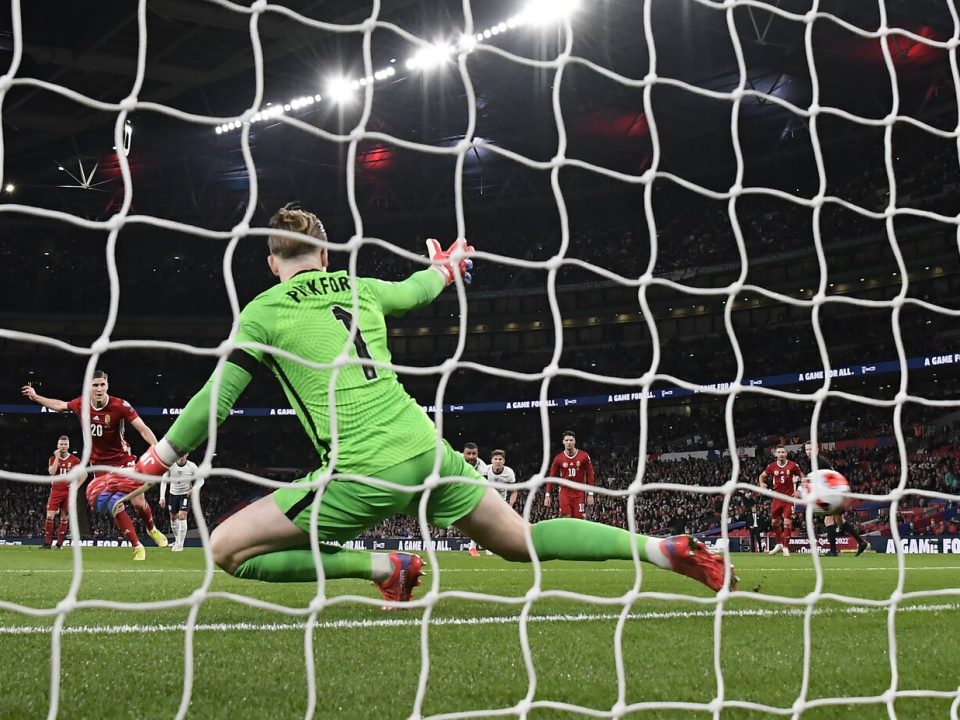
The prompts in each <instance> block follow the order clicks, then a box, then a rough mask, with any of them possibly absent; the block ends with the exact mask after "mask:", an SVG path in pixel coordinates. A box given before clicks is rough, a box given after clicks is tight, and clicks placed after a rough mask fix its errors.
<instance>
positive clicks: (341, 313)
mask: <svg viewBox="0 0 960 720" xmlns="http://www.w3.org/2000/svg"><path fill="white" fill-rule="evenodd" d="M330 312H332V313H333V316H334V317H335V318H336V319H337V320H339V321H340V322H342V323H343V326H344V327H345V328H346V329H347V332H348V333H349V332H350V326H351V325H352V324H353V315H352V314H351V313H350V312H348V311H347V310H345V309H344V308H342V307H340V306H339V305H334V306H332V307H331V308H330ZM353 345H354V347H355V348H356V349H357V357H358V358H363V359H364V360H373V358H372V357H370V351H369V350H367V343H366V342H365V341H364V339H363V335H362V334H361V332H360V328H359V327H357V334H356V336H355V337H354V338H353ZM361 367H362V368H363V376H364V377H365V378H366V379H367V380H376V379H377V369H376V368H375V367H372V366H370V365H363V366H361Z"/></svg>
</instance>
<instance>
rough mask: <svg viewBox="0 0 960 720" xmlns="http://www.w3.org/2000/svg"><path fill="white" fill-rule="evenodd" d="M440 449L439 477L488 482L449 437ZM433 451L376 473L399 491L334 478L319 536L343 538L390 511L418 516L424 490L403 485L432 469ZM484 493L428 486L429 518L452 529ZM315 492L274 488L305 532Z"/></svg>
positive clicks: (480, 488) (463, 486)
mask: <svg viewBox="0 0 960 720" xmlns="http://www.w3.org/2000/svg"><path fill="white" fill-rule="evenodd" d="M440 452H441V458H440V477H441V478H447V477H466V478H472V479H475V480H483V481H484V482H486V480H485V479H484V478H483V476H481V475H480V473H478V472H477V471H476V470H475V469H474V468H473V467H472V466H471V465H469V464H467V461H466V460H464V459H463V455H462V454H460V453H458V452H457V451H456V450H454V449H453V448H452V447H450V444H449V443H448V442H447V441H446V440H444V441H443V446H442V448H441V451H440ZM434 455H435V452H434V451H433V450H430V451H429V452H425V453H423V454H422V455H418V456H416V457H414V458H411V459H410V460H407V461H405V462H402V463H400V464H399V465H394V466H393V467H391V468H387V469H385V470H382V471H381V472H378V473H375V474H374V477H376V478H378V479H380V480H386V481H388V482H390V483H393V484H394V485H396V486H398V488H397V489H394V488H385V487H381V486H378V485H371V484H369V483H364V482H360V481H358V480H339V479H335V480H333V481H332V482H331V483H330V484H329V485H327V487H326V489H325V490H324V491H323V497H322V498H321V499H320V507H319V508H318V511H317V530H318V535H319V539H320V540H334V541H339V542H345V541H347V540H352V539H353V538H355V537H357V536H358V535H360V533H362V532H363V531H364V530H367V529H368V528H371V527H373V526H374V525H376V524H377V523H379V522H381V521H382V520H384V519H385V518H388V517H390V516H391V515H396V514H397V513H405V514H407V515H412V516H414V517H417V515H418V513H419V509H420V498H421V496H422V495H423V492H422V491H421V492H411V491H409V490H407V491H404V490H401V489H400V487H411V486H414V485H420V484H422V483H423V481H424V480H425V479H426V477H427V476H428V475H429V474H430V471H431V470H433V460H434ZM321 472H322V471H320V470H314V471H313V472H312V473H310V474H309V475H307V476H306V477H303V478H300V479H299V480H297V481H296V482H297V483H303V482H309V481H311V480H314V479H316V478H317V477H319V476H320V475H321ZM486 491H487V486H486V485H485V484H476V485H474V484H471V483H465V482H451V483H444V484H443V485H439V486H438V487H435V488H433V489H431V490H430V496H429V498H428V499H427V520H429V522H430V523H431V524H433V525H436V526H437V527H448V526H450V525H452V524H453V523H455V522H456V521H457V520H459V519H461V518H463V517H466V516H467V515H469V514H470V513H471V512H472V511H473V509H474V508H475V507H476V506H477V505H478V504H479V503H480V500H481V498H482V497H483V496H484V494H485V493H486ZM315 495H316V491H315V490H310V489H303V490H300V489H298V488H296V487H289V488H281V489H279V490H275V491H274V492H273V498H274V500H276V502H277V505H278V506H279V507H280V510H281V511H282V512H283V514H284V515H286V516H287V517H288V518H290V519H291V520H292V521H293V523H294V524H295V525H296V526H297V527H298V528H300V529H301V530H303V531H304V532H310V514H311V509H312V505H313V500H314V497H315Z"/></svg>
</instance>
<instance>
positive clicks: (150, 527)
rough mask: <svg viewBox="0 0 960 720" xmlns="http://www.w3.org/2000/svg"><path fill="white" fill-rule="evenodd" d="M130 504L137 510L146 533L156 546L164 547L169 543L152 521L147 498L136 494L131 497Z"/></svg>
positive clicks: (151, 512) (151, 511)
mask: <svg viewBox="0 0 960 720" xmlns="http://www.w3.org/2000/svg"><path fill="white" fill-rule="evenodd" d="M130 504H131V505H133V509H134V510H136V511H137V515H139V516H140V521H141V522H142V523H143V526H144V527H145V528H146V529H147V535H149V536H150V539H151V540H153V542H155V543H156V545H157V547H161V548H164V547H166V546H167V545H169V544H170V543H169V541H168V540H167V536H166V535H164V534H163V533H162V532H160V530H158V529H157V526H156V524H155V523H154V522H153V510H151V509H150V504H149V503H148V502H147V499H146V498H145V497H144V496H143V495H136V496H134V497H133V498H131V500H130Z"/></svg>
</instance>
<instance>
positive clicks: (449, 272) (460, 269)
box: [427, 238, 473, 285]
mask: <svg viewBox="0 0 960 720" xmlns="http://www.w3.org/2000/svg"><path fill="white" fill-rule="evenodd" d="M458 250H459V251H460V252H461V253H471V252H473V245H467V241H466V240H464V239H463V238H460V239H459V240H456V241H455V242H454V243H453V244H452V245H451V246H450V247H448V248H447V249H446V250H443V249H441V247H440V243H439V242H437V241H436V240H434V239H433V238H431V239H430V240H427V253H428V254H429V255H430V259H431V260H433V262H434V263H435V264H434V266H433V267H434V269H436V270H437V272H439V273H440V274H441V275H443V279H444V281H445V282H446V284H447V285H449V284H450V283H452V282H453V280H454V278H455V277H456V276H457V275H459V276H460V277H462V278H463V281H464V282H465V283H469V282H470V281H471V280H473V276H472V275H470V270H472V269H473V260H470V259H469V258H466V257H461V258H460V259H459V260H458V261H457V262H456V263H454V262H453V261H451V259H450V256H451V255H453V253H454V252H456V251H458Z"/></svg>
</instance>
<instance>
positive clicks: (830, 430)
mask: <svg viewBox="0 0 960 720" xmlns="http://www.w3.org/2000/svg"><path fill="white" fill-rule="evenodd" d="M722 408H723V405H722V404H720V403H716V404H714V405H705V406H704V407H702V408H699V409H698V410H697V412H696V413H695V414H696V415H703V416H712V417H713V419H716V416H717V414H718V413H720V412H722ZM874 412H875V414H874V415H873V416H872V417H875V418H879V417H881V415H880V413H879V409H874ZM747 414H748V415H749V413H747ZM772 417H779V416H777V415H774V416H772ZM870 417H871V416H870V415H864V416H861V417H860V418H859V419H853V418H850V420H849V422H844V421H843V420H842V419H836V420H833V421H830V422H828V423H824V424H823V425H822V431H821V432H820V433H819V435H820V441H821V442H822V443H831V442H834V441H838V440H843V439H846V438H860V439H870V438H873V439H874V440H876V442H874V443H873V444H874V445H876V446H874V447H870V446H869V445H871V443H869V442H868V443H862V445H865V446H858V447H845V448H843V449H833V448H832V447H831V446H829V445H828V446H827V447H831V449H830V450H829V451H828V452H827V454H828V455H829V456H830V458H831V460H832V461H833V463H834V464H835V466H836V468H837V469H838V470H839V471H841V472H843V473H844V474H845V475H846V476H847V477H848V478H849V479H850V481H851V484H852V486H853V488H854V489H855V491H856V492H858V493H863V494H869V495H876V496H883V495H885V494H887V493H889V492H890V491H891V490H892V489H894V488H896V487H898V486H899V484H900V482H901V473H900V463H901V456H900V450H899V448H898V447H897V446H896V444H892V445H891V444H887V440H888V437H889V432H890V430H891V428H890V426H889V424H888V425H883V424H877V425H875V426H873V427H866V426H865V423H866V422H867V420H868V419H869V418H870ZM45 419H47V418H45ZM64 419H66V418H64ZM661 419H662V420H665V419H669V418H668V416H664V418H661ZM51 420H52V419H51ZM276 422H293V421H291V420H289V419H285V420H282V421H276V420H275V421H274V422H272V423H269V424H268V423H266V422H257V423H252V424H251V423H250V420H243V419H237V420H235V421H234V423H232V424H233V425H234V426H244V427H242V429H241V430H240V431H238V432H234V433H225V434H224V435H223V437H222V438H220V439H219V441H218V452H217V455H216V457H215V459H214V468H217V467H231V468H236V469H240V470H244V471H246V472H250V473H252V474H255V475H258V476H261V477H266V478H270V479H274V480H291V479H294V478H296V477H299V476H301V475H302V474H304V473H305V472H307V471H308V470H309V469H310V468H311V467H312V466H311V465H310V464H309V462H310V460H309V452H305V453H304V455H303V458H304V459H305V460H306V463H305V464H304V465H302V466H300V467H296V466H290V467H265V466H264V465H263V462H264V456H265V455H267V453H266V452H264V449H276V448H278V447H280V446H281V445H283V444H284V443H285V439H286V438H288V437H290V436H292V435H296V433H295V432H289V430H292V429H293V428H292V427H290V428H288V431H286V432H285V431H284V430H283V429H282V428H281V426H280V425H277V424H275V423H276ZM557 422H565V423H570V426H571V427H575V428H576V431H577V434H578V437H579V438H581V440H580V441H579V444H580V446H581V447H583V448H584V449H585V450H587V451H588V452H589V453H590V455H591V457H592V458H593V461H594V464H595V470H596V475H597V485H598V487H599V488H601V491H600V492H598V493H597V494H596V496H595V501H596V502H595V505H594V506H593V507H592V508H590V511H589V513H590V517H591V519H594V520H596V521H598V522H603V523H605V524H609V525H614V526H618V527H627V526H628V522H627V517H628V512H629V511H630V508H631V507H632V508H633V512H634V518H635V521H636V527H637V529H638V530H639V531H640V532H643V533H646V534H655V535H656V534H673V533H679V532H693V533H709V532H711V531H717V530H718V529H719V527H720V526H721V524H722V522H723V519H724V515H723V500H724V496H723V494H722V492H721V490H720V487H721V486H722V485H723V484H724V483H726V482H727V481H729V480H730V478H731V477H732V472H733V466H732V462H731V460H730V458H729V457H728V456H725V455H724V453H723V452H722V449H723V448H724V447H725V444H713V443H708V442H707V440H706V437H705V436H694V438H697V437H699V440H697V439H693V440H690V439H689V438H683V439H682V440H679V441H678V440H677V437H678V434H675V435H674V441H673V443H672V444H671V443H670V442H668V441H666V440H664V441H663V442H664V445H663V449H664V450H665V451H669V452H673V453H679V454H680V457H679V458H677V459H661V457H660V455H659V454H652V455H649V456H648V460H647V461H646V462H644V463H643V468H642V471H643V475H642V484H641V486H640V491H639V492H637V493H636V494H635V495H634V496H633V497H632V498H630V497H629V493H627V492H626V491H627V490H628V489H629V488H630V487H631V485H632V484H633V483H634V482H635V480H636V478H637V476H638V472H639V471H640V463H639V456H638V436H637V427H638V425H637V423H638V418H637V416H636V414H635V413H631V412H628V411H621V412H607V413H580V414H570V415H567V416H564V417H563V418H557ZM673 422H674V423H676V426H677V427H678V428H679V427H680V426H681V425H683V424H684V423H685V422H686V419H683V418H680V417H679V416H678V417H676V418H674V419H673ZM904 424H905V427H904V436H905V440H906V446H905V448H904V452H905V453H907V457H908V465H907V477H906V484H905V488H906V489H907V490H908V491H912V490H920V491H930V492H938V493H946V494H949V495H958V491H960V480H958V478H957V471H958V467H957V466H958V459H957V458H958V456H957V454H956V451H955V448H956V447H957V441H958V439H960V436H958V428H955V427H954V424H953V420H952V419H951V418H950V417H949V416H945V417H937V416H934V415H930V414H929V411H928V410H927V411H925V414H919V413H912V414H911V413H907V414H906V416H905V418H904ZM656 425H657V423H656V422H654V421H653V420H651V428H653V427H655V426H656ZM449 427H450V432H451V433H454V434H455V435H456V437H455V438H451V441H452V442H453V444H454V445H455V446H456V445H458V444H460V445H462V443H463V442H466V441H474V442H478V443H479V444H480V447H481V454H482V455H486V454H488V453H489V452H490V451H492V449H493V447H494V446H499V445H504V444H507V443H506V442H505V438H510V441H509V444H507V448H508V464H509V465H511V466H512V467H513V468H514V470H515V472H516V474H517V477H518V480H519V481H520V482H524V481H527V480H530V479H533V478H535V477H538V476H540V475H541V473H543V472H544V470H543V468H544V467H545V466H546V465H545V463H544V462H543V460H544V458H543V457H542V456H543V448H542V438H541V437H540V434H539V433H527V434H526V435H525V434H524V433H523V430H522V428H523V427H525V425H524V423H523V421H522V420H521V419H520V418H513V419H510V418H509V417H508V418H504V419H503V421H502V423H498V427H497V428H496V431H493V430H491V427H490V425H489V423H485V422H484V421H483V420H482V418H481V417H474V418H466V419H464V418H460V419H459V421H458V422H456V423H451V424H450V426H449ZM526 427H529V425H526ZM556 427H559V426H556ZM778 427H784V428H787V427H792V430H785V431H784V432H783V433H782V434H780V435H776V434H769V433H768V434H766V435H764V436H763V437H762V438H760V439H759V443H758V444H756V445H749V446H743V447H741V452H742V453H743V454H742V455H740V457H739V475H738V481H739V482H741V483H745V484H747V485H750V486H751V487H752V486H755V484H756V478H757V477H758V476H759V474H760V472H761V471H762V469H763V468H764V467H765V466H766V464H767V463H768V462H769V461H770V458H771V454H770V452H771V448H772V447H773V446H774V445H776V444H777V443H781V442H782V443H787V444H791V445H798V444H800V443H802V442H803V441H804V440H805V439H806V437H805V433H806V431H807V428H805V427H803V426H802V425H801V424H795V425H793V426H786V425H782V426H778ZM768 429H769V426H768ZM494 432H495V433H496V434H493V433H494ZM555 434H559V430H558V431H557V432H556V433H555ZM48 435H50V436H51V437H53V435H51V434H50V433H48V432H46V433H43V434H41V433H39V432H38V431H37V430H36V426H35V425H34V426H33V429H32V430H26V431H25V432H24V433H23V434H22V437H23V439H24V442H23V444H22V445H21V446H20V449H19V450H16V449H10V448H7V449H6V450H5V451H4V452H3V455H2V457H0V460H2V462H3V468H4V469H5V470H11V471H17V472H30V473H36V474H40V473H42V469H43V468H44V467H45V462H46V457H47V455H48V454H49V452H48V448H46V446H45V445H43V444H42V443H41V441H40V438H41V437H43V438H46V437H47V436H48ZM654 435H655V436H659V437H665V435H662V434H660V433H654ZM47 444H49V443H47ZM243 447H255V448H258V449H259V451H258V452H254V453H250V454H245V453H244V452H243V451H242V450H241V449H240V448H243ZM711 447H712V448H713V450H714V452H710V453H709V456H708V457H707V458H704V457H697V456H692V455H690V453H691V452H698V451H699V452H702V451H704V450H708V451H709V450H710V449H711ZM558 450H559V446H558V444H557V445H555V444H554V443H550V450H549V456H550V457H552V454H553V453H554V452H556V451H558ZM201 452H202V451H201ZM199 454H200V453H197V455H199ZM273 454H274V456H275V457H277V456H280V455H281V454H279V453H273ZM257 456H259V459H258V458H257ZM288 457H289V456H288ZM547 459H549V457H548V458H547ZM798 461H799V462H800V463H801V466H805V465H806V460H805V458H799V459H798ZM663 483H668V484H673V485H678V486H698V487H700V488H713V490H705V491H704V490H692V489H691V490H689V491H685V490H683V488H682V487H680V488H671V489H656V490H646V489H645V487H646V486H651V485H653V484H663ZM603 490H610V491H614V492H615V493H617V494H606V493H604V492H603ZM46 492H47V490H46V487H45V486H44V485H42V484H30V483H24V482H16V481H9V480H8V481H0V536H3V537H38V536H39V534H40V533H41V532H42V524H43V507H44V501H45V498H46ZM267 492H269V489H268V488H266V487H264V486H262V485H257V484H251V483H248V482H245V481H239V480H236V479H233V478H228V477H222V476H213V477H211V478H210V479H208V481H207V483H206V484H205V486H204V488H203V491H202V495H201V497H202V504H201V507H202V512H203V515H204V517H205V519H206V522H207V523H208V525H209V526H211V527H213V526H215V525H216V524H217V523H218V522H219V521H220V520H222V519H223V518H224V517H225V516H227V515H229V514H230V513H231V512H233V511H234V510H236V509H237V508H239V507H242V506H243V505H244V504H246V503H247V502H250V501H251V500H254V499H256V498H257V497H260V496H261V495H263V494H265V493H267ZM531 493H532V497H530V496H531ZM157 496H158V491H157V490H151V491H150V493H148V498H149V499H150V500H151V501H153V502H154V504H155V501H156V499H157ZM78 501H79V502H80V503H81V504H82V502H83V500H82V496H80V497H79V498H78ZM763 501H764V500H763V498H762V496H760V495H759V494H758V493H757V492H756V491H754V490H752V489H750V488H740V489H738V490H737V491H736V492H735V493H734V494H733V496H732V497H731V501H730V504H729V513H728V515H727V520H728V521H729V522H734V523H735V522H737V521H738V520H740V519H742V518H743V517H744V516H745V514H746V513H747V512H748V511H749V510H750V508H751V507H752V506H753V505H754V504H756V503H758V502H760V503H762V502H763ZM528 502H529V505H530V507H529V517H530V519H531V521H533V522H537V521H540V520H543V519H547V518H549V517H553V516H554V515H555V513H556V508H555V507H554V508H551V509H548V508H545V507H544V506H543V502H542V490H541V488H540V486H539V485H538V486H537V488H536V489H533V490H528V489H524V490H521V491H520V492H519V497H518V502H517V505H516V508H517V510H518V512H523V511H524V506H525V505H526V504H527V503H528ZM938 503H939V501H938V502H931V501H930V500H929V499H928V498H927V497H926V496H923V495H911V494H909V493H908V495H907V497H906V499H905V500H903V501H901V503H900V507H901V508H913V509H919V510H920V513H919V514H917V515H916V516H915V517H914V516H911V517H910V518H908V519H909V521H910V522H912V523H913V526H912V527H913V530H911V532H934V531H936V532H948V531H949V528H950V522H949V520H950V517H952V516H944V515H942V514H938V513H936V512H933V511H931V512H929V513H926V514H924V512H923V511H924V510H925V509H927V508H934V507H936V508H939V507H940V504H942V503H940V504H938ZM870 507H871V512H866V511H864V512H863V513H860V514H855V515H854V518H855V519H859V520H861V521H863V522H865V523H866V522H869V524H870V528H871V529H874V530H877V531H878V532H884V531H886V532H889V525H888V521H887V520H886V518H885V517H884V515H883V505H882V504H881V505H877V506H870ZM878 513H879V514H878ZM156 517H157V520H158V525H159V526H160V528H161V529H164V530H166V529H167V522H168V520H167V517H166V513H163V512H160V511H159V510H157V511H156ZM940 522H943V523H944V524H943V525H942V527H941V525H940ZM194 524H195V523H194V521H192V520H191V526H193V525H194ZM797 526H798V527H799V528H802V527H803V517H802V516H798V518H797ZM85 527H89V532H90V536H91V537H93V538H110V537H113V534H114V530H113V527H112V525H111V524H110V523H109V521H107V520H106V519H103V518H97V517H91V518H90V519H89V526H85ZM428 531H429V533H430V534H431V535H432V536H433V537H456V536H458V535H459V533H458V531H457V530H456V529H455V528H447V529H440V528H429V530H428ZM420 535H421V531H420V528H419V525H418V521H417V519H416V518H414V517H406V516H395V517H391V518H389V519H387V520H385V521H384V522H383V523H381V524H380V525H378V526H377V527H374V528H372V529H371V530H370V531H369V532H368V533H366V534H365V536H366V537H420Z"/></svg>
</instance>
